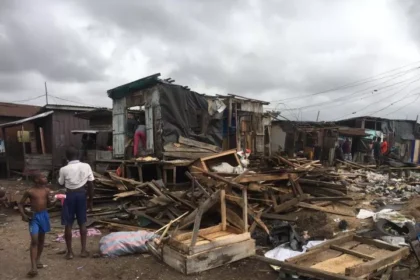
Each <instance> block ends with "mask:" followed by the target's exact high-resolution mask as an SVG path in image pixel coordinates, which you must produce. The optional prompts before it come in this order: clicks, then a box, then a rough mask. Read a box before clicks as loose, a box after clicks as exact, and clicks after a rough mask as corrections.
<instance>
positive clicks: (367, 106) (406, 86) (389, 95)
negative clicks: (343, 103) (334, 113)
mask: <svg viewBox="0 0 420 280" xmlns="http://www.w3.org/2000/svg"><path fill="white" fill-rule="evenodd" d="M418 81H420V78H419V79H417V80H414V81H412V82H411V83H409V84H407V85H405V86H404V87H402V88H401V89H400V90H399V91H397V92H392V93H391V94H388V95H386V96H385V97H383V99H386V98H388V97H392V96H393V95H396V94H399V93H401V92H402V91H403V90H405V89H406V88H408V87H409V86H411V85H412V84H413V83H415V82H418ZM417 89H419V87H417V88H415V89H414V90H417ZM412 91H413V90H412ZM412 91H410V92H412ZM410 92H409V93H410ZM372 96H373V95H372ZM372 96H371V97H372ZM376 103H377V101H375V102H373V103H369V104H368V105H366V106H364V107H363V108H362V109H359V110H357V111H355V112H352V113H349V114H346V115H344V116H341V117H339V118H337V120H340V119H343V118H345V117H348V116H351V115H355V114H358V113H360V112H362V111H364V110H366V109H367V108H369V107H370V106H372V105H374V104H376Z"/></svg>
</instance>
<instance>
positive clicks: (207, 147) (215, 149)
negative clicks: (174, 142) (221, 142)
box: [178, 136, 222, 153]
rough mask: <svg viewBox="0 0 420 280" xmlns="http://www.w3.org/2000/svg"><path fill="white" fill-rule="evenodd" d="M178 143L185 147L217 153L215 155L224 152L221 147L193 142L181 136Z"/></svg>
mask: <svg viewBox="0 0 420 280" xmlns="http://www.w3.org/2000/svg"><path fill="white" fill-rule="evenodd" d="M178 142H179V143H181V144H184V145H188V146H193V147H197V148H200V149H205V150H209V151H212V152H215V153H218V152H220V151H221V150H222V149H221V148H220V147H217V146H214V145H211V144H207V143H203V142H200V141H196V140H193V139H189V138H185V137H182V136H179V138H178Z"/></svg>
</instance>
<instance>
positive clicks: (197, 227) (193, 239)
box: [190, 206, 204, 252]
mask: <svg viewBox="0 0 420 280" xmlns="http://www.w3.org/2000/svg"><path fill="white" fill-rule="evenodd" d="M203 213H204V212H203V207H202V206H201V207H199V208H198V212H197V215H196V216H195V220H194V228H193V232H192V237H191V244H190V252H191V251H192V249H193V247H194V246H195V243H196V242H197V237H198V231H199V230H200V224H201V217H202V216H203Z"/></svg>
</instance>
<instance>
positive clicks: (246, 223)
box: [242, 188, 248, 232]
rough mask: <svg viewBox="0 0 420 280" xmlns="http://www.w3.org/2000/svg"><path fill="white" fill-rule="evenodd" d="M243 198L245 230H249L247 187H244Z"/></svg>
mask: <svg viewBox="0 0 420 280" xmlns="http://www.w3.org/2000/svg"><path fill="white" fill-rule="evenodd" d="M242 199H243V201H244V207H242V219H243V220H244V232H248V193H247V189H246V188H244V189H242Z"/></svg>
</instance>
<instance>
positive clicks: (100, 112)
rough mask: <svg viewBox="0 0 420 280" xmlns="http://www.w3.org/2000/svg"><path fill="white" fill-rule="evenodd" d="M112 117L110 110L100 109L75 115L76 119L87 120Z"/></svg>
mask: <svg viewBox="0 0 420 280" xmlns="http://www.w3.org/2000/svg"><path fill="white" fill-rule="evenodd" d="M109 116H110V117H112V109H108V108H101V109H96V110H92V111H86V112H79V113H76V117H78V118H81V119H86V120H89V119H91V118H92V117H109Z"/></svg>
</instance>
